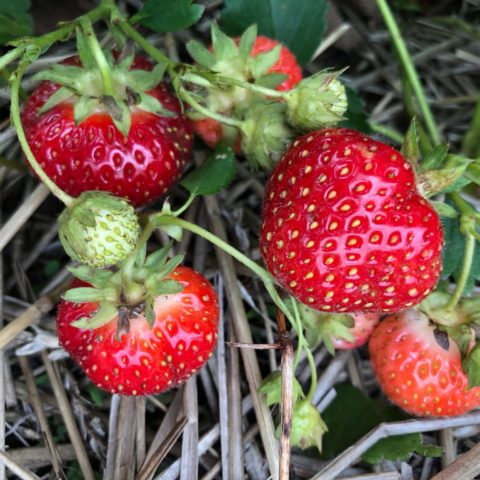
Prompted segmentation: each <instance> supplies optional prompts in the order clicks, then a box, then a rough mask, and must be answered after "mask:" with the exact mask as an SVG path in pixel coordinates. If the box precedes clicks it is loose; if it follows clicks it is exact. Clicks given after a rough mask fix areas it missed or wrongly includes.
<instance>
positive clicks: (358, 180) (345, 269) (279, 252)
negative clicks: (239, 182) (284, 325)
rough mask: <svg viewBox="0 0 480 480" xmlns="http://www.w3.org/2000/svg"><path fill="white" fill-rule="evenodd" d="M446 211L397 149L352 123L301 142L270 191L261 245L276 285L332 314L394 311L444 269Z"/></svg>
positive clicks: (424, 291) (426, 289)
mask: <svg viewBox="0 0 480 480" xmlns="http://www.w3.org/2000/svg"><path fill="white" fill-rule="evenodd" d="M442 246H443V233H442V228H441V225H440V220H439V218H438V215H437V214H436V213H435V211H434V209H433V208H432V206H431V205H430V204H429V203H428V202H427V200H425V199H424V198H423V197H422V196H421V195H420V193H419V192H418V191H417V189H416V185H415V175H414V172H413V171H412V167H411V166H410V165H409V163H408V162H407V161H406V160H405V159H404V158H403V156H402V155H401V154H400V153H399V152H398V151H396V150H395V149H393V148H391V147H389V146H388V145H385V144H383V143H381V142H378V141H375V140H373V139H371V138H369V137H367V136H366V135H364V134H362V133H360V132H356V131H354V130H350V129H345V128H339V129H335V128H330V129H322V130H317V131H315V132H312V133H310V134H308V135H305V136H303V137H301V138H300V139H298V140H297V141H296V142H295V143H294V144H293V146H292V147H291V148H290V149H289V150H288V152H287V153H286V154H285V155H284V157H283V158H282V160H281V161H280V163H279V164H278V165H277V167H276V168H275V170H274V171H273V173H272V175H271V177H270V180H269V183H268V185H267V189H266V195H265V200H264V205H263V222H262V228H261V251H262V254H263V257H264V260H265V263H266V265H267V268H268V270H269V271H270V272H271V273H272V274H273V276H274V277H275V279H276V280H277V282H278V283H279V284H280V285H281V286H283V287H284V288H285V289H287V290H288V291H290V292H291V293H292V295H294V296H295V297H297V298H298V299H299V300H300V301H301V302H302V303H305V304H306V305H308V306H310V307H312V308H314V309H316V310H320V311H324V312H357V311H362V312H395V311H398V310H402V309H405V308H408V307H411V306H413V305H416V304H418V303H419V302H420V301H422V300H423V299H424V298H425V297H426V296H427V295H428V294H429V293H430V292H431V291H432V289H433V288H434V287H435V285H436V283H437V280H438V278H439V275H440V270H441V253H442Z"/></svg>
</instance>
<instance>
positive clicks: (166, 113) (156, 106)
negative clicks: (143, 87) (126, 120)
mask: <svg viewBox="0 0 480 480" xmlns="http://www.w3.org/2000/svg"><path fill="white" fill-rule="evenodd" d="M138 97H139V99H140V101H139V102H138V103H137V107H138V108H140V109H141V110H145V111H147V112H151V113H155V114H157V115H160V116H161V117H175V116H176V114H175V113H173V112H172V111H171V110H168V109H167V108H165V107H164V106H163V105H162V104H161V103H160V101H159V100H157V99H156V98H155V97H153V96H152V95H149V94H148V93H143V92H142V93H140V94H139V95H138Z"/></svg>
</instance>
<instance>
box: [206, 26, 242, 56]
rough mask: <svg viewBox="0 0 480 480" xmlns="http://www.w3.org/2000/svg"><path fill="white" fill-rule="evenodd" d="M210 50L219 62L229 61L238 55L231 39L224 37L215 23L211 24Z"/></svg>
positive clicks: (235, 45)
mask: <svg viewBox="0 0 480 480" xmlns="http://www.w3.org/2000/svg"><path fill="white" fill-rule="evenodd" d="M211 33H212V50H213V54H214V55H215V58H216V59H217V60H219V61H222V60H230V59H231V58H235V57H236V56H237V55H238V47H237V44H236V43H235V40H233V38H230V37H229V36H228V35H225V34H224V33H223V32H222V31H221V30H220V29H219V28H218V25H217V24H216V23H212V27H211Z"/></svg>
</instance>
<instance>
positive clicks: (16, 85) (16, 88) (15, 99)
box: [10, 65, 74, 206]
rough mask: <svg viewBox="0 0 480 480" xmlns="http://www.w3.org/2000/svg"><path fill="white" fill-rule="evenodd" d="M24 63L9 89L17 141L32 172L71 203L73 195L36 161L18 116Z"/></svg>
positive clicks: (64, 201)
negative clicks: (56, 182)
mask: <svg viewBox="0 0 480 480" xmlns="http://www.w3.org/2000/svg"><path fill="white" fill-rule="evenodd" d="M25 68H26V65H23V66H22V67H20V68H19V69H18V71H17V73H16V74H15V77H14V79H13V81H12V91H11V95H12V97H11V106H10V115H11V119H12V123H13V125H14V127H15V130H16V131H17V136H18V141H19V142H20V146H21V147H22V150H23V153H24V154H25V156H26V157H27V160H28V161H29V163H30V165H31V167H32V168H33V170H34V172H35V173H36V174H37V175H38V177H39V178H40V180H41V181H42V182H43V183H44V184H45V185H46V186H47V187H48V188H49V189H50V191H51V192H52V193H53V194H54V195H55V196H56V197H58V198H59V199H60V200H61V201H62V202H63V203H64V204H65V205H67V206H68V205H71V203H72V202H73V201H74V199H73V197H71V196H70V195H68V194H67V193H65V192H64V191H63V190H62V189H60V188H59V187H58V186H57V185H56V184H55V182H53V181H52V180H51V179H50V177H49V176H48V175H47V174H46V173H45V172H44V170H43V168H42V167H41V166H40V165H39V163H38V162H37V159H36V158H35V155H34V154H33V152H32V150H31V148H30V145H29V144H28V141H27V137H26V136H25V131H24V130H23V125H22V120H21V118H20V106H19V92H20V81H21V78H22V76H23V73H24V71H25Z"/></svg>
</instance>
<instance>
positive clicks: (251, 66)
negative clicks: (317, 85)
mask: <svg viewBox="0 0 480 480" xmlns="http://www.w3.org/2000/svg"><path fill="white" fill-rule="evenodd" d="M211 35H212V48H211V50H209V49H207V48H205V47H204V46H203V45H202V44H201V43H199V42H197V41H195V40H191V41H189V42H188V43H187V50H188V52H189V53H190V55H191V57H192V58H193V59H194V60H195V61H196V62H197V64H198V65H199V66H200V67H203V68H204V69H205V70H206V71H208V72H212V73H213V74H215V77H213V76H212V77H213V78H212V85H208V86H207V85H205V87H206V88H207V90H208V95H207V97H206V104H207V106H208V108H209V109H210V110H211V111H214V112H216V113H230V112H232V111H233V110H234V109H235V107H236V106H237V105H240V104H246V103H248V102H249V101H250V99H251V98H252V92H251V91H250V90H248V89H246V88H244V87H243V86H241V82H249V83H251V84H257V85H259V86H262V87H268V88H275V87H276V86H277V85H279V84H280V83H282V82H283V81H284V79H285V75H282V74H269V73H268V70H269V69H270V68H271V67H272V66H273V65H274V64H275V63H276V62H277V61H278V58H279V56H280V49H281V46H280V45H278V46H276V47H275V48H273V49H272V50H270V51H269V52H265V53H260V54H258V55H255V56H253V57H252V56H251V52H252V48H253V45H254V43H255V39H256V37H257V27H256V25H252V26H251V27H249V28H248V29H247V30H245V32H244V33H243V35H242V36H241V37H240V39H239V41H235V40H234V39H233V38H231V37H228V36H227V35H225V34H224V33H223V32H222V31H221V30H220V29H219V28H218V26H217V25H216V24H212V29H211ZM222 76H224V77H228V79H229V83H228V84H227V83H225V82H222ZM235 80H238V81H239V82H240V83H239V85H232V83H235Z"/></svg>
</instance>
